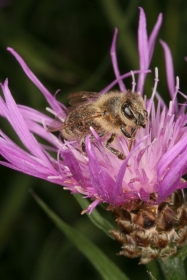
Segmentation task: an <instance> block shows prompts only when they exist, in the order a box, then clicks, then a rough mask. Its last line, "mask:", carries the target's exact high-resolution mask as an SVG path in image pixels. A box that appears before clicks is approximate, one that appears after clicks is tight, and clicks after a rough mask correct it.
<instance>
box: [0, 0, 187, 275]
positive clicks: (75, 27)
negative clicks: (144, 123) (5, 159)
mask: <svg viewBox="0 0 187 280" xmlns="http://www.w3.org/2000/svg"><path fill="white" fill-rule="evenodd" d="M138 6H141V7H143V8H144V10H145V12H146V15H147V21H148V31H150V30H152V28H153V26H154V24H155V22H156V19H157V16H158V14H159V12H162V13H163V14H164V20H163V25H162V29H161V32H160V34H159V38H162V39H163V40H164V41H166V42H167V43H168V45H169V46H170V48H171V51H172V55H173V60H174V65H175V75H176V76H179V77H180V88H181V91H182V92H184V93H186V92H187V83H186V79H187V63H186V62H185V61H184V57H185V56H187V1H182V0H175V1H169V0H167V1H161V0H160V1H158V0H154V1H146V0H145V1H143V0H142V1H137V0H133V1H125V0H55V1H52V0H17V1H16V0H12V1H11V0H9V1H8V0H7V1H6V0H0V81H1V82H3V81H4V80H5V78H7V77H8V78H9V87H10V89H11V92H12V94H13V96H14V98H15V100H16V102H17V103H21V104H25V105H28V106H30V107H33V108H35V109H38V110H40V111H43V112H45V107H46V102H45V100H44V98H43V96H42V94H41V93H40V92H39V90H38V89H37V88H36V87H35V86H33V85H32V83H31V82H30V81H29V80H28V78H27V77H26V76H25V74H24V73H23V71H22V70H21V68H20V66H19V65H18V63H17V62H16V60H15V59H14V58H13V56H12V55H11V54H10V53H9V52H7V51H6V47H7V46H10V47H13V48H14V49H15V50H16V51H17V52H18V53H19V54H20V55H21V56H22V57H23V58H24V59H25V61H26V62H27V64H28V65H29V67H30V68H31V69H32V71H33V72H34V73H35V74H36V76H37V77H38V78H39V79H40V80H41V81H42V82H43V83H44V85H45V86H46V87H47V88H48V89H49V90H50V91H51V93H55V91H56V90H57V89H61V92H60V93H59V94H58V98H59V100H60V101H62V102H64V103H66V102H67V101H66V100H67V99H66V96H67V94H68V93H70V92H74V91H77V90H90V91H100V90H101V89H103V88H104V87H105V86H106V85H108V84H109V83H110V82H112V81H113V80H114V74H113V70H112V65H111V61H110V54H109V50H110V46H111V41H112V36H113V32H114V27H118V29H119V36H118V47H117V49H118V59H119V65H120V70H121V73H125V72H128V71H129V70H133V69H138V54H137V26H138V20H139V11H138ZM156 66H157V67H158V69H159V79H160V82H159V86H158V91H159V92H160V94H161V95H162V97H163V98H164V99H165V100H166V101H167V100H168V97H169V94H168V90H167V84H166V74H165V65H164V56H163V50H162V48H161V46H160V44H159V42H158V41H157V44H156V50H155V53H154V56H153V61H152V64H151V69H154V67H156ZM153 83H154V74H149V81H148V82H147V85H146V88H145V92H144V93H145V94H147V95H148V96H150V94H151V88H152V86H153ZM126 84H127V87H129V88H130V87H131V79H129V80H127V83H126ZM0 122H1V123H0V125H1V127H3V129H4V130H5V131H6V132H7V133H9V135H10V136H12V137H14V135H13V133H12V130H11V129H10V128H7V123H6V122H5V120H3V119H0ZM31 188H32V189H34V191H35V192H36V193H37V194H39V196H40V197H41V198H42V199H43V200H44V201H45V202H46V203H47V204H48V205H49V207H50V208H52V209H53V210H54V211H55V212H56V213H57V214H58V215H60V216H61V217H62V219H63V220H64V221H66V222H67V223H69V224H71V225H72V226H73V227H75V228H76V229H78V230H80V232H82V233H84V234H85V235H86V236H87V237H89V238H90V239H91V240H92V241H93V242H94V243H95V244H97V245H98V246H99V247H100V248H101V249H102V250H103V251H104V252H105V254H106V255H108V256H109V258H111V259H112V260H113V261H114V262H115V263H116V264H117V265H118V266H119V267H120V268H121V269H122V270H123V271H124V272H125V273H126V274H127V275H128V276H129V277H131V279H140V280H141V279H144V280H146V279H149V278H148V275H147V273H146V268H145V267H144V266H138V265H137V264H138V260H136V259H135V260H129V259H127V258H124V257H120V256H117V255H116V252H118V251H119V250H120V244H118V243H117V242H114V241H112V240H111V239H110V238H108V237H107V236H106V235H105V234H104V233H103V232H102V231H100V230H99V229H97V228H96V227H95V226H94V225H92V223H91V222H90V220H89V219H88V218H87V216H86V215H84V216H81V215H80V213H81V208H80V206H79V205H78V204H77V202H76V201H75V199H74V197H73V196H72V195H71V194H70V193H69V192H68V191H65V190H63V189H62V188H61V187H59V186H57V185H53V184H50V183H48V182H45V181H42V180H39V179H36V178H32V177H28V176H26V175H24V174H19V173H17V172H14V171H12V170H9V169H7V168H4V167H2V166H1V167H0V279H8V280H9V279H10V280H11V279H19V280H23V279H24V280H25V279H32V280H43V279H45V280H50V279H55V280H62V279H63V280H70V279H71V280H73V279H90V280H92V279H101V277H100V275H99V274H98V273H97V271H96V270H95V269H94V268H93V267H92V265H91V264H90V262H89V261H88V260H87V259H86V258H85V257H84V256H83V255H82V254H81V253H79V251H78V250H77V249H76V248H75V247H74V246H73V245H72V244H71V243H70V242H69V241H68V240H67V239H66V238H65V237H64V236H63V234H62V233H61V232H60V231H59V230H58V229H57V228H56V227H55V226H54V224H53V223H52V222H51V221H50V220H49V218H48V217H47V216H46V215H45V214H44V213H43V212H42V210H41V209H40V207H39V206H38V205H37V203H36V202H35V201H34V199H33V198H32V197H31V195H30V194H29V189H31ZM98 209H99V207H98Z"/></svg>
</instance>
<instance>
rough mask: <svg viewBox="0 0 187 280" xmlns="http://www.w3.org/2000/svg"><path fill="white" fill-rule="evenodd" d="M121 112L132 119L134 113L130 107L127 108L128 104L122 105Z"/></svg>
mask: <svg viewBox="0 0 187 280" xmlns="http://www.w3.org/2000/svg"><path fill="white" fill-rule="evenodd" d="M122 112H123V114H124V115H125V117H126V118H128V119H134V115H133V113H132V111H131V109H130V108H129V105H126V104H125V105H123V107H122Z"/></svg>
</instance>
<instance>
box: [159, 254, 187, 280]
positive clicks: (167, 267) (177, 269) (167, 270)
mask: <svg viewBox="0 0 187 280" xmlns="http://www.w3.org/2000/svg"><path fill="white" fill-rule="evenodd" d="M159 263H160V266H161V269H162V272H163V274H164V277H165V279H166V280H186V273H185V267H184V262H183V260H182V258H178V257H176V256H175V257H168V258H166V259H159Z"/></svg>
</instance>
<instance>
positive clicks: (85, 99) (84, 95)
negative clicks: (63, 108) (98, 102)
mask: <svg viewBox="0 0 187 280" xmlns="http://www.w3.org/2000/svg"><path fill="white" fill-rule="evenodd" d="M100 96H101V95H100V93H98V92H91V91H78V92H74V93H70V95H69V96H68V99H69V104H70V105H71V106H79V105H83V104H86V103H89V102H91V101H93V100H95V99H97V98H99V97H100Z"/></svg>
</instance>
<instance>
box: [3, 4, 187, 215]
mask: <svg viewBox="0 0 187 280" xmlns="http://www.w3.org/2000/svg"><path fill="white" fill-rule="evenodd" d="M161 23H162V15H159V17H158V20H157V22H156V24H155V26H154V29H153V31H152V33H151V35H150V36H149V37H148V35H147V31H146V18H145V14H144V11H143V10H142V8H140V20H139V28H138V50H139V58H140V70H139V71H134V72H133V73H137V72H138V73H139V78H138V83H137V87H136V91H138V92H140V93H141V94H142V95H143V88H144V82H145V77H146V73H147V72H148V68H149V65H150V62H151V58H152V55H153V51H154V45H155V41H156V37H157V35H158V32H159V29H160V26H161ZM116 36H117V30H115V34H114V38H113V42H112V48H111V56H112V63H113V68H114V72H115V75H116V80H115V81H114V82H113V83H111V85H109V86H108V87H106V88H105V89H104V90H102V91H101V92H102V93H103V92H106V91H108V90H109V89H111V88H112V86H113V85H114V84H116V83H118V84H119V88H120V90H121V91H122V92H125V90H126V87H125V85H124V83H123V79H124V78H125V77H127V76H129V75H131V73H127V74H125V75H121V74H120V71H119V69H118V64H117V58H116V51H115V45H116ZM161 45H162V47H163V49H164V53H165V60H166V73H167V81H168V88H169V92H170V95H171V101H170V104H169V108H167V106H166V105H165V103H164V102H163V100H162V98H161V96H160V95H159V94H158V93H157V91H156V87H157V83H158V74H157V71H156V79H155V86H154V89H153V92H152V97H151V98H150V99H149V100H148V101H147V103H146V106H147V111H148V113H149V118H148V123H147V126H146V128H145V129H143V128H142V129H139V130H138V132H137V134H136V137H135V138H136V139H135V141H134V142H133V148H132V149H131V151H129V150H128V141H127V139H125V138H124V137H122V138H120V137H119V138H118V139H117V140H116V143H115V147H116V148H117V149H119V151H122V152H123V153H124V154H125V155H126V159H125V160H124V161H122V160H120V159H118V158H117V157H116V155H114V154H112V153H111V152H110V151H109V150H108V149H107V148H106V147H105V142H104V140H103V139H102V138H101V137H99V136H98V135H97V133H96V132H95V131H94V130H93V129H92V128H90V134H92V135H93V136H94V137H93V138H94V139H90V136H87V137H86V141H85V145H86V155H85V154H83V153H82V152H80V151H79V149H77V147H78V145H79V143H76V141H66V140H64V141H62V139H61V137H56V136H55V135H53V134H52V133H50V132H48V131H47V130H46V126H48V125H49V126H50V125H51V124H52V123H53V122H54V118H53V117H49V116H47V115H44V114H42V113H40V112H38V111H36V110H34V109H32V108H29V107H26V106H22V105H17V104H16V103H15V101H14V99H13V97H12V95H11V93H10V90H9V88H8V80H6V81H5V82H4V84H1V88H2V92H3V95H4V99H3V98H2V97H0V115H1V116H2V117H4V118H6V119H7V120H8V121H9V123H10V124H11V126H12V127H13V129H14V130H15V132H16V133H17V135H18V137H19V138H20V140H21V141H22V143H23V145H24V146H25V148H26V150H27V151H26V150H23V149H22V148H20V147H19V146H17V145H16V144H15V143H14V142H13V141H12V140H11V139H9V138H8V137H7V136H6V135H5V134H4V133H3V132H2V131H0V154H1V155H2V156H3V158H4V159H5V160H4V161H1V162H0V163H1V164H2V165H4V166H7V167H9V168H12V169H15V170H18V171H21V172H24V173H26V174H29V175H32V176H35V177H38V178H41V179H44V180H47V181H50V182H53V183H55V184H59V185H62V186H64V187H65V189H68V190H70V191H71V192H72V193H81V194H83V195H84V197H87V198H91V199H92V200H93V202H92V204H91V205H90V206H89V208H88V209H87V210H88V211H89V212H91V211H92V210H93V209H94V208H95V207H96V205H97V204H99V203H108V204H110V205H112V206H120V205H123V204H124V203H126V202H129V201H131V200H134V199H141V200H143V201H146V202H150V203H153V200H152V197H153V194H154V197H155V201H154V203H160V202H162V201H164V200H165V199H166V198H167V197H168V196H169V195H170V194H171V193H172V192H174V191H175V190H176V189H184V188H185V187H186V186H187V183H186V182H185V181H184V180H183V179H182V177H183V176H184V175H185V174H186V173H187V126H186V123H187V118H186V114H185V113H184V109H185V106H184V105H180V106H179V105H178V104H177V98H176V96H177V93H178V85H177V86H176V88H175V82H174V71H173V64H172V58H171V54H170V51H169V48H168V47H167V45H166V43H164V42H162V41H161ZM8 51H10V52H11V53H12V54H13V55H14V56H15V58H16V59H17V60H18V62H19V63H20V65H21V67H22V68H23V70H24V72H25V74H26V75H27V76H28V77H29V79H30V80H31V81H32V82H33V83H34V84H35V85H36V86H37V87H38V89H39V90H40V91H41V92H42V93H43V95H44V97H45V98H46V100H47V101H48V103H49V106H50V108H51V109H50V111H51V112H53V114H54V115H56V116H60V118H61V120H62V121H63V120H64V119H65V117H66V108H65V106H64V105H63V104H61V103H60V102H58V101H57V100H56V98H55V97H54V96H52V95H51V94H50V92H49V91H48V90H47V89H46V88H45V87H44V86H43V85H42V84H41V82H40V81H39V80H38V79H37V78H36V76H35V75H34V74H33V73H32V72H31V70H30V69H29V68H28V66H27V65H26V64H25V62H24V61H23V60H22V58H21V57H20V56H19V55H18V54H17V53H16V52H15V51H14V50H13V49H11V48H8ZM133 87H135V85H133ZM154 98H157V100H158V102H157V103H158V105H157V107H156V106H155V104H154V101H153V99H154ZM59 134H60V132H59ZM34 135H39V136H40V137H41V138H43V139H45V140H46V141H47V142H48V146H46V145H43V144H41V143H39V142H38V141H37V140H36V138H35V137H34ZM50 151H53V152H55V154H56V157H55V158H54V157H52V156H51V155H50ZM53 154H54V153H53Z"/></svg>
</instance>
